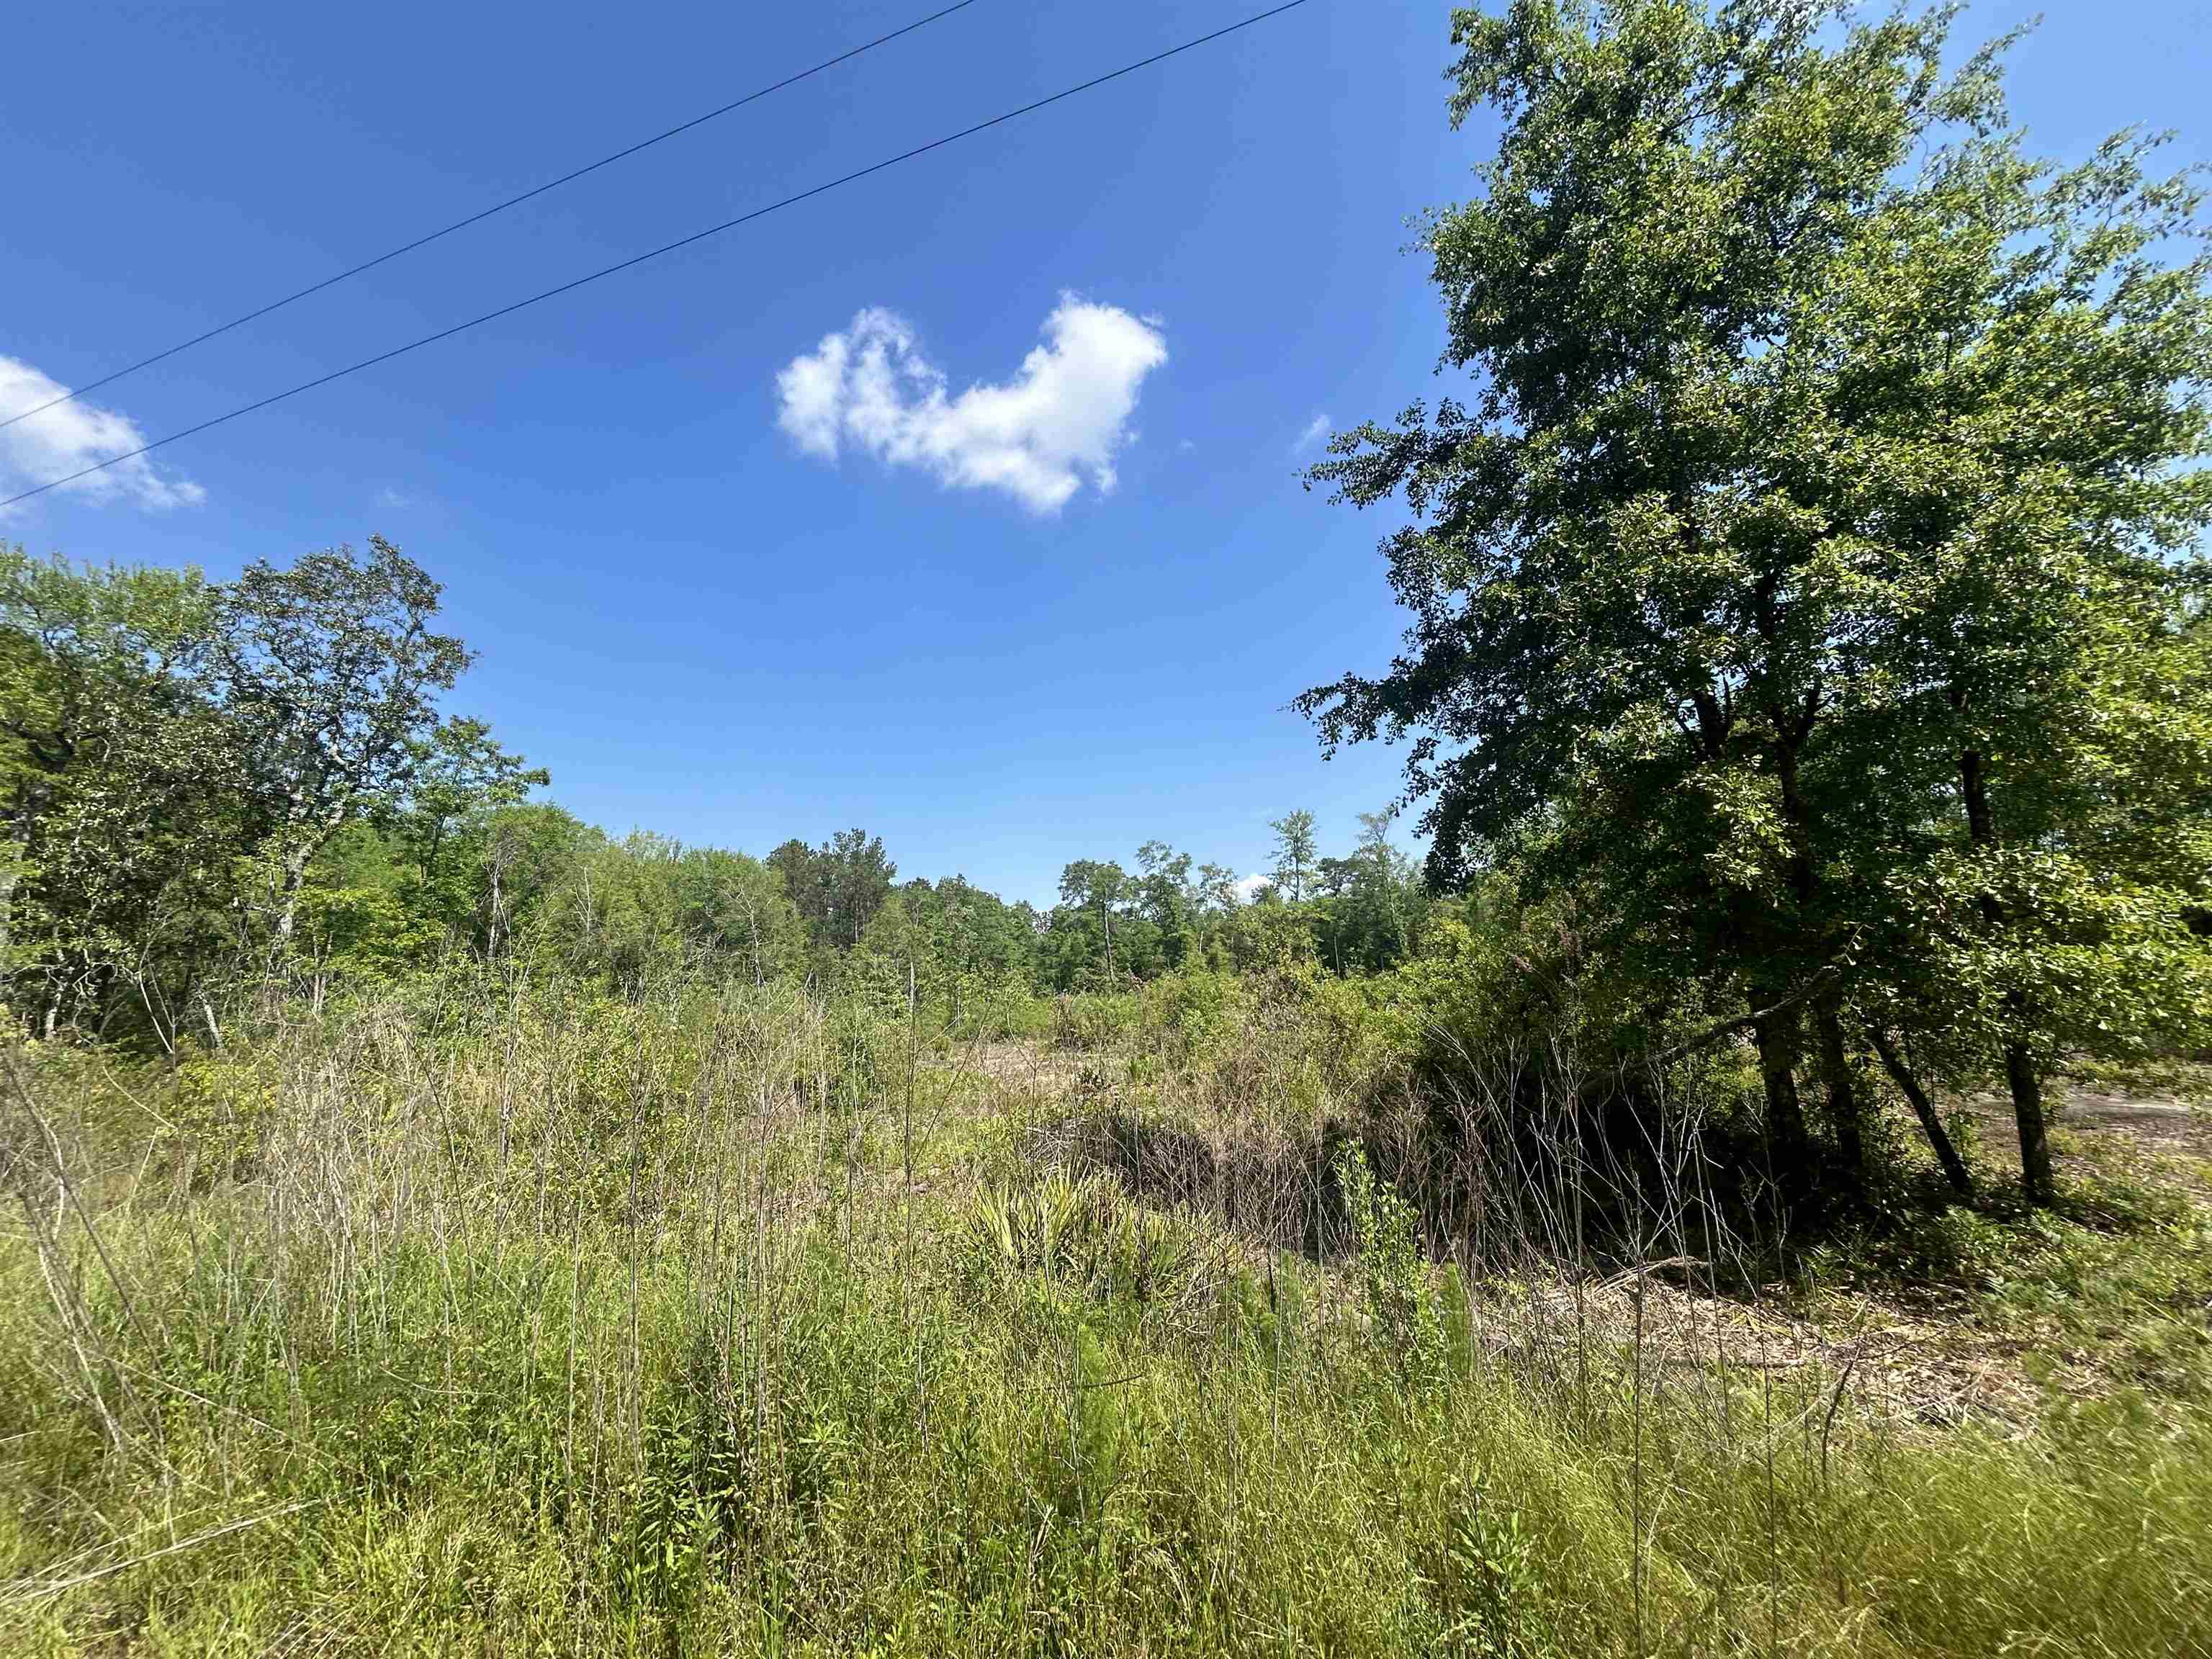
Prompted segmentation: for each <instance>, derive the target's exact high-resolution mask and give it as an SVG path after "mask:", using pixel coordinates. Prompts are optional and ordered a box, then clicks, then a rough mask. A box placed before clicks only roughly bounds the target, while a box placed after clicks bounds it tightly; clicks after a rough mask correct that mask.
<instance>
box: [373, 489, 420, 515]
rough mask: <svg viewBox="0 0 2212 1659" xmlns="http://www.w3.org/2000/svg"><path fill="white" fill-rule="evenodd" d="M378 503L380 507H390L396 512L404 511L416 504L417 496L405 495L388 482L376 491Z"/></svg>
mask: <svg viewBox="0 0 2212 1659" xmlns="http://www.w3.org/2000/svg"><path fill="white" fill-rule="evenodd" d="M376 504H377V505H378V506H379V507H390V508H392V511H393V512H395V513H398V512H404V510H405V509H407V508H408V507H412V506H414V505H415V498H414V497H413V496H412V495H401V494H400V493H399V491H398V490H396V489H393V488H392V486H391V485H390V484H386V485H385V486H384V488H383V489H380V490H378V491H377V492H376Z"/></svg>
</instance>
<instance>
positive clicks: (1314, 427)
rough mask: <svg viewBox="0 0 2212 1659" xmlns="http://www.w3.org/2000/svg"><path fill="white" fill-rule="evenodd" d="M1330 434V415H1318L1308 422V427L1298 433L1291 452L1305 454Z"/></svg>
mask: <svg viewBox="0 0 2212 1659" xmlns="http://www.w3.org/2000/svg"><path fill="white" fill-rule="evenodd" d="M1326 437H1328V415H1327V414H1321V415H1316V416H1314V417H1313V419H1311V420H1310V421H1309V422H1306V429H1305V430H1304V431H1303V432H1301V433H1299V434H1298V441H1297V442H1296V443H1294V444H1292V445H1291V454H1293V455H1303V454H1304V453H1306V451H1308V450H1309V449H1311V448H1312V447H1314V446H1315V445H1316V444H1317V443H1319V442H1320V441H1322V439H1324V438H1326Z"/></svg>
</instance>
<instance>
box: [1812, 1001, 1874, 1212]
mask: <svg viewBox="0 0 2212 1659" xmlns="http://www.w3.org/2000/svg"><path fill="white" fill-rule="evenodd" d="M1837 1005H1838V999H1837V997H1836V995H1835V994H1834V993H1833V992H1830V993H1829V994H1826V995H1825V996H1823V997H1821V998H1820V1000H1819V1001H1818V1002H1816V1003H1815V1004H1814V1008H1813V1024H1814V1030H1817V1031H1818V1032H1819V1033H1820V1069H1821V1072H1822V1073H1824V1074H1825V1075H1824V1079H1823V1080H1824V1081H1825V1082H1826V1085H1827V1091H1828V1121H1829V1124H1830V1126H1831V1127H1832V1128H1833V1129H1834V1131H1835V1134H1836V1153H1837V1162H1838V1164H1839V1165H1840V1166H1841V1169H1842V1171H1843V1176H1844V1183H1845V1184H1846V1186H1848V1187H1849V1188H1850V1192H1851V1194H1852V1196H1853V1197H1857V1195H1858V1194H1860V1193H1862V1192H1863V1191H1864V1190H1865V1188H1866V1134H1865V1129H1864V1126H1863V1121H1862V1119H1861V1111H1862V1107H1861V1104H1860V1101H1859V1087H1858V1079H1857V1076H1856V1075H1855V1074H1854V1073H1853V1071H1852V1067H1851V1057H1850V1050H1849V1049H1848V1048H1846V1047H1845V1045H1844V1021H1843V1015H1842V1013H1841V1012H1839V1010H1838V1006H1837Z"/></svg>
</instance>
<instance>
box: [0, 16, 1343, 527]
mask: <svg viewBox="0 0 2212 1659" xmlns="http://www.w3.org/2000/svg"><path fill="white" fill-rule="evenodd" d="M1305 3H1306V0H1284V3H1283V4H1281V5H1278V6H1271V7H1269V8H1268V9H1267V10H1266V11H1261V12H1255V13H1254V14H1253V15H1251V16H1249V17H1247V18H1244V19H1243V20H1241V21H1237V22H1234V23H1231V24H1229V25H1227V26H1226V27H1223V28H1218V29H1215V30H1214V31H1213V32H1212V33H1210V34H1201V35H1200V36H1198V37H1197V38H1196V39H1195V40H1186V41H1184V42H1183V43H1182V45H1181V46H1170V47H1169V48H1168V49H1167V50H1166V51H1164V52H1154V53H1153V54H1152V56H1151V57H1149V58H1139V59H1138V60H1137V61H1136V62H1135V63H1133V64H1123V65H1122V66H1121V68H1120V69H1117V70H1108V71H1107V72H1106V73H1105V74H1103V75H1098V76H1092V77H1091V79H1090V80H1088V81H1085V82H1080V83H1079V84H1078V85H1076V86H1072V87H1069V88H1066V89H1064V90H1062V91H1060V92H1055V93H1054V94H1051V95H1050V96H1048V97H1044V98H1040V99H1037V100H1036V101H1035V102H1033V103H1028V104H1024V105H1023V106H1021V107H1020V108H1018V109H1010V110H1008V111H1007V112H1006V113H1005V114H1003V115H994V116H993V117H992V118H990V119H989V120H987V121H978V122H976V123H975V125H973V126H970V127H963V128H961V129H960V131H957V132H950V133H947V134H945V137H942V138H933V139H931V140H930V141H929V143H926V144H916V145H915V147H914V148H913V149H908V150H902V151H901V152H900V153H899V154H898V155H893V156H890V157H889V158H888V159H886V160H884V161H876V162H872V163H871V164H870V165H868V166H867V167H861V168H860V169H859V170H858V171H857V172H853V173H846V174H844V175H843V176H842V177H841V178H836V179H830V180H829V182H828V183H826V184H820V185H814V186H813V187H812V188H811V189H810V190H802V191H799V193H798V194H797V195H795V196H787V197H784V198H783V199H782V200H781V201H778V202H770V203H769V204H768V205H767V206H766V207H759V208H755V209H754V210H752V211H751V212H750V213H741V214H739V215H738V216H737V217H736V218H734V219H725V220H723V221H722V222H721V223H720V224H719V225H709V226H708V227H707V228H706V229H704V230H697V231H694V232H692V233H691V234H690V235H689V236H681V237H678V239H677V240H674V241H672V242H664V243H662V244H661V245H660V246H659V247H656V248H651V249H648V250H647V252H643V253H639V254H634V255H632V256H631V257H630V258H627V259H623V260H618V261H617V262H616V263H615V264H611V265H602V266H601V267H600V268H599V270H594V271H590V272H588V273H586V275H584V276H578V277H575V278H574V279H572V280H571V281H568V282H566V283H562V284H560V285H559V286H558V287H557V288H549V289H545V290H544V292H543V293H539V294H533V295H531V296H530V297H529V298H528V299H526V300H517V301H514V302H513V304H512V305H504V306H501V307H499V309H498V310H496V311H487V312H485V313H483V315H482V316H481V317H471V318H470V319H468V320H467V321H466V322H465V323H455V324H454V325H453V326H452V327H451V328H441V329H440V330H439V331H437V332H436V333H435V334H425V335H424V336H422V338H421V339H419V340H410V341H409V342H408V343H406V344H405V345H399V346H394V347H392V349H391V350H389V351H380V352H378V353H377V354H376V356H374V357H364V358H362V360H361V361H360V362H357V363H349V364H347V365H346V366H345V367H344V368H334V369H332V370H331V372H330V373H329V374H319V375H317V376H316V377H315V378H314V379H313V380H302V381H301V382H300V384H299V385H297V386H290V387H288V388H286V389H285V390H284V391H283V392H272V393H270V395H269V396H268V397H266V398H258V399H257V400H256V401H254V402H252V403H250V404H240V406H239V407H238V408H236V409H234V410H231V411H230V412H229V413H228V414H226V415H217V416H215V417H214V418H213V419H211V420H205V421H202V422H200V423H199V424H198V425H197V426H188V427H186V428H184V429H183V430H182V431H180V432H172V433H171V434H169V435H168V436H167V437H166V438H156V439H155V440H154V441H153V442H151V443H149V444H141V445H140V446H139V447H137V448H136V449H132V450H127V451H125V453H122V454H120V455H111V456H109V457H108V458H107V459H106V460H104V461H95V462H94V463H93V465H90V466H87V467H80V468H78V469H77V471H75V472H71V473H69V474H67V475H66V476H64V477H59V478H50V479H48V480H47V481H46V483H42V484H40V485H38V486H36V487H35V488H33V489H26V490H24V491H22V492H21V494H20V495H10V496H9V497H8V498H7V500H5V501H0V507H13V506H15V503H16V502H18V501H28V500H30V499H31V497H32V496H33V495H45V494H46V491H48V490H49V489H59V488H60V487H61V486H62V485H64V484H65V483H76V481H77V480H78V479H79V478H84V477H90V476H91V475H92V474H94V473H95V472H103V471H106V470H107V469H108V468H109V467H111V466H116V465H120V464H121V463H123V462H125V461H131V460H136V459H137V458H138V457H139V456H141V455H147V454H151V453H153V452H154V451H155V450H157V449H161V448H165V447H167V446H168V445H170V444H173V443H175V442H177V441H179V440H180V439H184V438H189V437H191V436H193V435H196V434H197V433H202V432H205V431H207V430H208V429H209V428H211V427H218V426H221V425H222V424H223V423H224V422H227V421H234V420H236V419H238V417H239V416H241V415H251V414H252V413H253V412H254V411H255V410H262V409H266V408H268V407H269V406H270V404H281V403H283V401H284V400H285V399H286V398H296V397H298V396H299V395H300V394H301V392H313V390H314V389H315V388H316V387H317V386H328V385H329V384H330V383H331V381H332V380H343V379H344V378H345V377H346V376H347V375H349V374H359V373H360V372H361V371H362V369H364V368H375V367H376V365H377V364H379V363H388V362H391V361H392V359H393V358H394V357H401V356H405V355H406V354H407V353H409V352H410V351H416V350H419V349H422V347H424V346H426V345H435V344H436V343H438V342H439V341H441V340H449V339H451V338H453V336H454V335H456V334H459V333H462V332H464V331H466V330H468V329H471V328H475V327H477V325H480V324H483V323H489V322H495V321H496V320H497V319H500V318H501V317H507V316H511V315H513V313H516V312H518V311H520V310H523V309H524V308H526V307H530V306H534V305H536V304H538V302H539V301H544V300H550V299H553V298H555V297H556V296H557V295H562V294H567V293H569V292H570V291H572V290H573V289H580V288H582V287H584V286H585V285H586V283H596V282H598V281H599V279H600V278H601V277H603V276H614V275H615V274H616V273H617V271H623V270H629V268H630V267H631V266H633V265H641V264H645V263H646V261H647V260H648V259H658V258H660V256H661V255H663V254H664V253H673V252H676V251H677V250H678V248H685V247H689V246H691V244H692V243H694V242H703V241H705V240H707V239H708V237H709V236H719V235H720V234H722V233H723V232H724V231H726V230H734V229H736V228H738V226H739V225H744V224H750V223H751V222H753V221H754V220H756V219H764V218H766V217H767V216H769V214H771V213H775V212H778V211H781V210H782V209H784V208H787V207H794V206H796V205H798V204H799V203H801V202H805V201H810V200H811V199H812V198H813V197H817V196H820V195H823V194H824V193H826V192H827V191H833V190H836V189H839V188H840V187H842V186H843V185H849V184H853V183H854V182H855V181H857V180H859V179H866V178H867V177H868V176H869V175H871V174H872V173H881V172H883V171H884V169H885V168H887V167H896V166H898V165H899V164H900V163H901V162H902V161H913V160H914V159H915V157H916V156H919V155H928V154H929V153H930V152H931V151H932V150H937V149H944V148H945V146H946V145H947V144H957V143H959V142H960V141H961V140H962V139H963V138H972V137H975V135H976V134H977V133H979V132H987V131H990V130H991V129H992V128H993V127H997V126H1004V125H1006V123H1007V122H1009V121H1012V120H1017V119H1018V118H1021V117H1022V116H1024V115H1029V114H1032V113H1034V112H1036V111H1038V110H1041V109H1043V108H1044V107H1046V106H1048V105H1051V104H1057V103H1060V101H1062V100H1065V99H1069V98H1073V97H1075V96H1077V95H1078V94H1081V93H1085V92H1089V91H1091V89H1092V88H1097V87H1103V86H1104V85H1105V84H1106V83H1107V82H1109V81H1118V80H1120V79H1121V77H1122V76H1125V75H1134V74H1135V73H1136V72H1137V71H1138V70H1142V69H1150V68H1151V67H1152V65H1153V64H1161V63H1165V62H1166V61H1167V60H1168V59H1169V58H1176V57H1180V56H1181V55H1182V53H1184V52H1190V51H1193V50H1194V49H1196V48H1197V47H1200V46H1206V45H1207V44H1209V43H1210V42H1212V41H1215V40H1220V39H1221V38H1222V37H1223V36H1224V35H1229V34H1234V33H1237V31H1238V30H1240V29H1248V28H1250V27H1252V26H1253V25H1254V24H1255V23H1264V22H1266V21H1267V20H1268V19H1269V18H1271V17H1279V16H1281V15H1283V14H1284V13H1285V12H1286V11H1296V10H1297V9H1298V8H1299V7H1300V6H1303V5H1304V4H1305Z"/></svg>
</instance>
